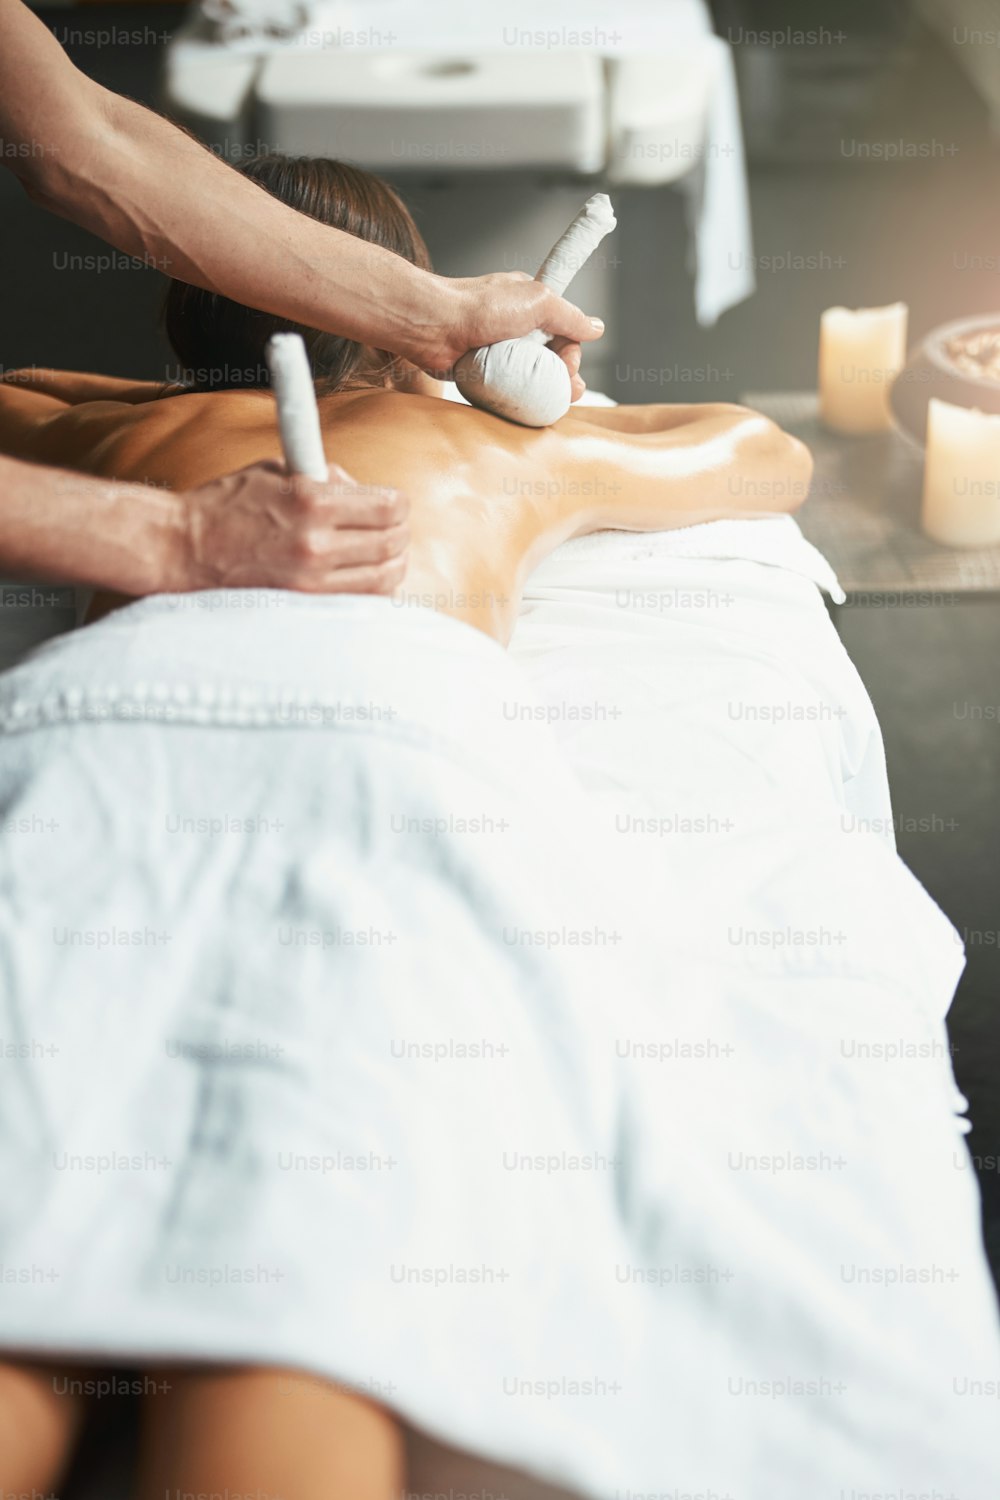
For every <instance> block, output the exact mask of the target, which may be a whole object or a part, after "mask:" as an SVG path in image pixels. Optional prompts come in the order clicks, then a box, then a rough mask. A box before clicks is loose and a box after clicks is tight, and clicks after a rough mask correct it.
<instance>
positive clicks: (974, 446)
mask: <svg viewBox="0 0 1000 1500" xmlns="http://www.w3.org/2000/svg"><path fill="white" fill-rule="evenodd" d="M923 525H924V530H925V531H926V533H927V535H928V536H929V537H932V538H933V540H934V541H935V542H942V543H943V544H944V545H945V546H946V547H989V546H992V545H993V543H994V542H1000V417H996V416H990V415H989V414H988V413H987V412H981V411H976V410H974V409H972V408H970V407H967V406H952V405H951V403H950V402H949V401H938V400H937V399H936V398H934V397H932V398H931V402H930V409H929V411H928V413H927V462H926V465H925V467H924V515H923Z"/></svg>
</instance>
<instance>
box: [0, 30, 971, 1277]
mask: <svg viewBox="0 0 1000 1500" xmlns="http://www.w3.org/2000/svg"><path fill="white" fill-rule="evenodd" d="M810 9H814V7H810ZM828 9H829V10H832V11H833V12H834V13H836V6H831V7H828ZM180 14H181V12H180V10H179V8H177V7H173V6H143V7H142V8H141V10H140V8H139V7H135V8H134V10H133V8H132V7H130V6H125V5H115V6H112V7H108V8H107V9H105V8H103V7H101V6H89V7H87V8H86V9H85V10H83V11H81V10H76V11H73V10H58V11H56V10H53V11H51V12H49V13H47V19H48V20H49V22H50V24H51V25H52V26H53V27H54V29H56V31H57V34H59V35H60V37H61V39H63V38H64V37H65V28H66V27H68V26H72V25H77V26H79V25H82V24H84V23H83V21H81V17H83V18H85V20H86V24H87V25H88V26H90V27H94V28H97V27H99V26H100V24H101V20H102V17H104V18H107V17H111V18H113V21H114V22H115V24H116V25H117V26H118V28H119V29H120V30H121V29H123V28H124V27H125V25H126V22H127V20H128V18H129V17H130V16H134V17H137V18H140V19H141V25H142V28H143V30H144V33H145V36H146V38H147V41H146V44H145V45H143V46H139V47H131V48H130V47H121V46H117V47H94V46H86V45H73V44H72V43H71V45H70V48H69V50H70V51H71V52H72V53H73V55H74V56H75V57H76V59H77V61H78V62H79V63H80V65H81V66H83V67H84V68H85V69H86V71H88V72H90V73H92V74H93V76H95V77H96V78H98V79H100V80H101V81H102V82H105V83H108V84H109V85H110V86H112V87H116V88H118V89H120V90H121V91H122V92H126V93H128V94H130V95H131V96H132V97H135V98H139V99H143V100H152V99H155V95H156V80H157V76H158V68H159V56H158V53H159V46H158V45H156V44H154V45H150V41H149V39H150V38H151V37H152V35H153V34H154V33H161V34H165V33H169V32H170V31H171V30H172V29H173V28H174V27H175V26H176V24H177V21H178V18H179V16H180ZM129 24H133V23H132V22H129ZM885 99H887V100H888V104H887V106H886V110H887V112H886V113H885V116H884V118H881V119H878V118H876V119H871V120H869V121H868V122H867V125H866V129H867V130H868V133H869V135H871V134H872V132H875V133H876V134H880V136H881V138H883V139H896V138H906V139H909V140H913V141H917V142H920V141H923V142H928V143H934V142H938V143H940V144H941V146H942V147H943V148H945V149H944V154H941V155H938V156H936V157H935V158H933V159H930V160H917V161H908V162H904V163H901V164H898V165H896V164H892V165H891V164H888V163H886V162H870V163H869V162H860V161H849V160H845V159H844V157H843V153H842V152H840V153H838V152H837V151H836V150H830V151H829V152H828V153H827V155H828V159H827V160H825V161H823V160H814V161H812V162H800V163H799V164H796V165H782V164H780V162H778V161H776V160H775V159H774V154H773V153H772V156H771V159H770V160H758V161H756V162H755V163H754V164H753V169H752V199H753V215H754V229H755V237H756V247H755V248H756V253H757V255H758V256H759V257H761V258H762V264H761V268H760V269H759V273H758V282H759V290H758V293H757V295H756V296H755V297H754V298H753V299H752V300H751V301H749V302H748V303H746V304H745V305H744V306H742V307H740V308H738V309H736V310H735V311H733V312H732V313H730V314H728V315H727V316H726V317H724V318H723V319H722V321H721V322H720V324H719V326H718V327H717V328H715V329H712V330H709V331H707V332H706V331H703V330H700V329H698V328H697V326H696V325H695V323H694V320H693V317H692V314H691V301H690V287H689V284H688V280H687V277H686V274H685V272H684V269H683V262H684V256H683V232H682V204H681V199H680V197H679V196H678V195H676V194H645V193H639V192H636V191H633V192H631V193H628V194H621V195H619V198H620V200H621V206H622V207H623V208H628V209H631V212H627V213H624V214H623V215H622V228H621V229H620V231H619V235H618V254H619V256H620V259H621V263H622V266H623V267H625V268H627V277H626V276H625V275H624V274H622V276H621V290H620V292H619V294H618V313H617V316H618V319H619V328H618V330H617V345H618V347H619V348H626V349H627V350H628V365H625V364H618V363H616V367H615V377H614V379H613V380H612V381H611V384H610V387H609V388H610V390H611V393H612V394H614V395H617V396H619V397H620V398H622V399H626V400H649V399H657V400H670V399H675V398H676V399H681V400H684V399H696V400H703V399H706V398H712V397H715V398H716V399H728V400H732V399H736V398H738V395H739V393H740V392H741V391H744V390H748V389H753V390H757V391H762V390H766V389H769V388H770V389H805V388H808V387H810V386H811V385H812V384H813V383H814V379H815V362H816V337H817V328H818V319H819V314H820V311H821V310H822V309H823V308H824V307H827V306H830V305H831V304H834V303H841V302H842V303H847V304H849V305H855V306H856V305H873V304H879V303H883V302H889V301H895V300H897V299H904V300H906V301H908V302H909V304H910V308H911V333H912V334H913V335H914V336H919V335H920V334H921V333H922V332H923V331H925V330H926V329H928V328H930V327H933V326H934V325H935V324H936V323H938V322H940V321H943V320H945V319H948V318H954V317H960V316H962V315H964V314H966V313H972V312H978V311H983V310H988V309H991V308H994V307H996V308H1000V234H998V230H1000V195H998V194H997V192H996V183H997V179H998V169H1000V159H998V158H1000V152H998V149H997V147H996V146H995V145H994V144H993V142H992V140H991V137H990V134H989V130H988V127H987V122H986V119H985V113H984V111H983V109H982V107H981V106H980V105H979V104H978V102H977V100H976V99H975V97H974V96H973V94H972V91H971V89H970V88H969V86H968V85H967V84H966V83H965V81H964V78H963V77H962V76H961V75H960V74H959V73H958V72H957V70H956V67H955V65H954V63H953V62H952V61H951V59H950V58H949V57H948V56H946V55H945V53H944V52H943V51H941V50H940V48H939V47H938V45H937V44H936V43H933V42H932V41H930V39H927V38H923V39H921V38H918V39H917V43H916V46H915V53H914V58H913V62H912V64H911V66H910V67H909V68H908V69H907V70H906V71H905V73H904V74H903V75H902V77H901V79H897V81H896V85H895V86H894V88H893V90H892V91H885ZM793 135H794V132H793ZM817 135H818V136H820V137H821V135H822V132H821V131H819V132H817V131H816V130H814V131H813V136H814V137H815V136H817ZM792 143H793V144H794V140H793V142H792ZM952 147H954V149H951V148H952ZM779 154H780V153H779ZM786 154H791V155H794V152H788V153H786ZM814 155H816V156H819V157H822V155H823V151H822V149H819V150H818V151H815V152H814ZM0 223H2V227H3V234H2V236H0V274H2V277H3V284H4V286H5V287H6V289H7V291H6V296H5V298H4V302H5V306H4V318H3V323H2V340H3V342H2V347H0V360H2V365H3V366H4V367H6V368H12V367H16V366H18V365H24V364H32V363H34V364H50V365H56V366H63V367H68V368H72V367H79V368H89V369H96V370H101V371H105V372H108V373H114V374H130V375H135V376H137V377H142V376H147V377H154V376H161V375H162V373H163V369H164V366H165V364H169V362H170V356H169V354H168V351H167V348H166V345H165V343H164V342H163V340H162V336H161V335H160V334H158V333H157V332H156V331H155V322H156V308H157V305H158V302H159V299H160V296H161V286H160V284H159V278H158V277H157V276H156V275H155V274H154V273H151V272H148V271H144V270H126V271H116V272H115V273H114V274H108V273H102V272H100V271H98V270H96V269H95V270H92V271H85V272H78V273H77V274H73V275H67V274H65V271H64V269H63V267H64V266H65V259H64V257H65V256H66V255H72V254H81V253H82V254H87V253H92V254H97V253H100V252H101V251H102V250H104V249H105V248H106V247H103V246H101V245H100V244H99V243H98V242H96V241H94V240H92V239H91V238H90V237H89V236H87V235H86V234H84V233H82V232H81V231H79V230H77V229H75V228H74V227H72V226H71V225H68V224H65V223H63V222H61V221H58V220H56V219H54V218H52V217H51V216H48V215H46V214H44V213H42V212H41V211H39V210H37V209H34V208H32V207H31V205H30V204H28V203H27V201H26V200H25V199H24V198H23V195H22V194H21V191H20V188H19V187H18V186H17V184H16V183H15V181H14V179H13V178H12V177H10V176H9V175H8V174H6V173H0ZM671 257H673V260H674V262H675V265H674V268H673V270H672V271H671V268H670V261H671ZM767 257H770V259H767ZM795 257H801V258H802V259H801V260H796V259H794V258H795ZM976 257H980V260H979V261H978V262H977V260H976ZM782 264H783V265H784V269H782V268H781V267H782ZM976 264H980V265H981V266H982V267H983V269H980V270H978V271H976V270H972V269H969V267H970V265H971V266H975V265H976ZM799 266H801V267H802V268H801V269H799V268H798V267H799ZM774 267H777V269H774ZM806 267H808V268H806ZM467 269H468V270H469V271H474V270H479V269H487V267H485V266H484V267H479V266H470V267H468V268H467ZM632 288H642V289H643V295H644V296H646V297H647V298H648V297H650V295H651V293H650V289H651V288H652V289H653V294H652V295H653V306H652V307H650V306H649V305H647V304H646V303H644V302H643V301H642V300H641V298H640V297H638V296H633V295H631V289H632ZM629 367H632V368H638V369H640V370H641V369H646V368H655V369H665V370H669V371H670V372H671V374H670V377H669V383H668V384H662V385H661V386H660V387H658V388H656V389H652V390H651V389H650V388H649V386H648V384H645V385H643V386H642V387H641V388H637V387H636V385H635V384H634V383H633V382H632V381H631V380H630V369H629ZM684 372H687V374H686V377H685V373H684ZM838 613H839V619H838V625H839V628H840V630H841V633H842V636H843V639H844V641H845V643H846V645H847V647H848V649H849V650H850V652H851V654H852V656H853V657H854V660H855V661H856V663H857V664H858V667H859V669H860V671H861V674H862V676H863V677H864V679H865V681H866V683H867V684H868V687H869V689H870V691H871V693H872V696H873V698H874V700H875V705H876V708H877V709H878V711H879V715H880V717H881V720H882V726H883V729H884V732H885V739H886V745H887V749H888V755H889V766H890V774H891V781H892V786H893V792H894V801H895V810H896V813H897V816H898V817H899V818H900V819H901V820H903V824H904V826H903V831H901V833H900V837H899V845H900V849H901V852H902V854H903V856H904V858H905V859H906V860H907V862H908V863H909V864H910V865H911V867H912V868H913V869H914V871H915V872H916V873H917V875H918V876H919V877H920V879H921V880H922V881H923V882H924V884H925V885H926V886H927V887H928V889H929V890H930V891H931V893H932V894H933V895H934V896H935V897H936V898H937V899H938V901H939V902H940V903H941V905H942V906H943V907H944V909H945V911H946V912H947V913H948V915H949V916H950V917H951V918H952V920H953V921H954V922H955V923H956V925H957V926H958V927H959V928H960V929H961V930H962V931H963V932H964V933H965V934H966V937H967V941H968V944H969V961H968V969H967V972H966V976H965V979H964V980H963V983H962V987H961V990H960V992H959V996H958V999H957V1000H956V1003H955V1006H954V1008H953V1011H952V1017H951V1025H952V1035H953V1042H954V1044H955V1046H956V1048H957V1051H956V1057H955V1061H956V1067H957V1071H958V1074H959V1079H960V1082H961V1083H962V1085H963V1087H965V1088H966V1089H967V1091H968V1092H969V1094H970V1096H971V1099H972V1106H973V1107H972V1114H973V1118H974V1120H975V1122H976V1128H975V1131H974V1134H973V1136H972V1137H971V1145H972V1149H973V1152H974V1153H975V1154H976V1155H977V1156H980V1157H982V1158H983V1165H984V1170H983V1172H982V1184H983V1191H984V1197H985V1203H986V1212H987V1220H988V1226H989V1229H988V1232H989V1236H990V1239H991V1241H992V1248H993V1252H994V1257H995V1264H1000V1170H998V1164H1000V1090H998V1088H997V1078H998V1075H1000V1018H998V1014H997V1002H998V999H1000V610H998V608H997V604H996V602H995V601H992V600H982V601H976V602H970V603H968V604H963V605H958V606H954V607H935V608H926V607H925V608H903V609H896V610H892V609H884V610H879V609H874V608H859V609H850V608H845V609H841V610H840V611H839V612H838ZM921 818H923V819H925V820H930V823H931V831H928V832H926V833H911V832H908V831H906V825H907V824H908V823H909V821H910V820H917V819H921ZM953 822H954V824H955V825H956V826H954V827H951V826H949V825H951V824H952V823H953Z"/></svg>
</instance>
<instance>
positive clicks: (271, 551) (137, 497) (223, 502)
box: [0, 398, 408, 597]
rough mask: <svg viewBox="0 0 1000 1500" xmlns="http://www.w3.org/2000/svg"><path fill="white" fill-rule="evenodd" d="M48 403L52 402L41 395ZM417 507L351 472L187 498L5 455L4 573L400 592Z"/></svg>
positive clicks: (0, 564)
mask: <svg viewBox="0 0 1000 1500" xmlns="http://www.w3.org/2000/svg"><path fill="white" fill-rule="evenodd" d="M37 399H39V400H45V399H46V398H37ZM407 509H408V507H407V503H406V500H405V498H404V497H403V496H401V495H399V494H397V493H396V492H395V491H392V490H385V491H382V492H381V493H380V494H379V495H377V496H373V495H372V492H371V489H370V487H366V486H359V485H355V484H354V483H353V481H351V480H350V478H349V477H348V476H347V475H346V474H344V472H343V471H342V470H336V469H334V470H332V471H331V482H330V483H329V484H316V483H314V482H313V481H312V480H309V479H304V478H301V477H299V476H296V477H295V478H294V479H289V477H288V475H287V474H285V472H284V470H283V468H282V466H281V465H280V464H278V463H261V464H254V465H252V467H250V468H248V469H242V470H240V472H239V473H236V474H229V475H226V477H225V478H223V479H218V480H215V481H214V482H213V483H212V484H206V485H203V486H202V487H201V488H200V489H197V490H190V491H188V492H186V493H175V492H173V491H170V490H160V489H155V488H153V487H152V486H149V485H143V484H120V483H116V482H110V481H106V480H101V479H93V478H90V477H89V476H84V475H82V474H73V473H70V472H68V471H64V470H60V469H50V468H42V467H41V466H39V465H37V464H33V463H24V462H21V461H19V460H17V459H14V458H7V457H4V456H3V455H0V576H3V577H6V578H25V579H37V580H43V581H45V582H48V583H75V584H87V585H89V586H90V587H93V588H101V589H110V590H113V591H114V592H115V593H120V594H129V595H132V596H134V597H137V596H141V595H144V594H155V593H187V592H189V591H191V590H195V589H209V588H227V587H232V588H276V589H299V590H302V591H304V592H307V593H341V592H343V593H354V594H368V593H376V594H383V593H391V592H392V591H393V590H394V589H395V588H396V587H397V586H398V585H399V584H400V583H401V582H402V579H403V576H404V573H405V568H406V546H407V542H408V531H407V526H406V515H407Z"/></svg>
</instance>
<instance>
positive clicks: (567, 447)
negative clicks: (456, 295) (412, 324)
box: [0, 371, 811, 642]
mask: <svg viewBox="0 0 1000 1500" xmlns="http://www.w3.org/2000/svg"><path fill="white" fill-rule="evenodd" d="M432 388H433V383H432V382H427V384H426V386H425V389H427V390H429V389H432ZM157 393H158V388H157V387H155V386H152V385H146V384H143V383H134V382H117V381H111V380H107V379H105V378H104V377H99V376H83V375H81V376H77V375H72V374H69V373H62V372H50V371H34V372H30V374H27V373H26V374H25V375H24V376H19V375H17V374H15V375H13V376H9V377H7V380H6V381H5V382H4V383H2V384H0V449H3V450H4V451H7V452H10V453H12V454H13V455H14V456H16V457H22V458H34V459H38V460H43V461H44V462H46V463H48V464H55V465H62V466H64V467H67V468H75V469H82V470H84V471H85V472H87V473H90V474H96V475H101V476H104V477H107V478H114V479H127V480H136V481H142V482H144V483H146V484H155V485H161V486H164V487H166V488H169V489H178V490H184V489H190V488H194V487H195V486H197V485H200V484H203V483H205V482H207V481H209V480H212V479H214V478H217V477H219V476H220V475H222V474H226V473H229V472H231V471H233V470H236V469H239V468H242V467H243V466H244V465H246V464H250V463H253V462H255V461H257V460H260V459H268V458H270V459H280V457H281V445H280V440H279V437H278V430H277V423H276V417H275V407H274V401H273V398H272V397H271V395H270V394H269V393H268V392H265V391H238V392H236V391H226V392H217V393H210V394H201V393H195V392H186V393H182V394H175V395H169V396H160V397H159V399H151V398H155V397H156V396H157ZM91 395H97V396H104V395H107V396H110V397H112V398H113V399H97V400H91V399H88V398H89V397H90V396H91ZM320 413H321V419H322V424H323V432H324V440H325V446H326V451H327V455H328V457H329V458H330V459H331V460H332V461H336V462H337V463H339V464H340V465H342V467H343V468H344V469H346V470H347V471H348V473H350V474H351V475H352V476H353V477H354V478H355V479H356V480H357V481H359V482H360V483H362V484H371V485H373V486H374V485H381V486H385V485H389V486H393V487H395V488H397V489H399V490H401V491H403V492H405V493H406V494H407V495H408V496H409V497H410V502H411V509H410V530H411V538H412V541H411V551H410V561H409V568H408V571H407V575H406V580H405V583H404V584H403V586H402V590H401V592H402V594H403V595H404V596H406V597H407V598H410V599H413V600H415V601H419V602H426V603H428V604H431V605H432V607H435V608H438V609H441V610H442V611H443V612H444V613H446V614H451V615H453V616H455V617H456V618H458V619H462V620H464V621H466V622H467V623H468V624H471V625H475V626H477V627H478V628H480V629H482V630H484V631H486V632H487V633H488V634H490V635H493V636H494V637H495V638H497V639H498V640H501V641H504V642H506V640H507V639H508V638H509V636H510V633H511V631H512V629H513V625H514V622H515V620H516V617H517V605H518V601H519V598H520V593H521V589H522V587H523V583H524V580H525V578H526V576H527V574H528V573H529V572H530V570H531V568H532V567H534V566H535V565H537V563H538V562H539V561H540V560H541V559H542V558H543V557H544V556H545V555H547V553H549V552H551V551H552V550H553V549H554V548H555V547H556V546H558V545H559V543H560V542H562V541H565V540H567V539H568V538H569V537H572V536H577V535H581V534H583V533H585V532H589V531H596V530H600V529H602V528H605V527H616V528H620V529H623V530H635V531H653V530H667V529H670V528H673V527H677V526H686V525H691V524H693V523H695V522H697V521H708V520H716V519H721V518H726V517H731V516H747V515H754V516H756V515H769V514H774V513H776V512H785V511H789V510H794V509H795V508H797V506H798V504H800V503H801V500H802V499H803V498H804V495H805V492H806V488H807V485H808V479H809V473H810V469H811V460H810V458H809V455H808V452H807V450H806V449H805V448H804V447H803V446H802V445H801V444H800V443H798V442H797V441H796V440H795V439H793V438H790V437H788V436H787V435H786V434H785V433H782V432H781V430H780V429H779V428H777V427H775V426H774V424H773V423H771V422H770V421H768V420H767V419H766V418H765V417H762V416H760V415H759V414H758V413H755V412H751V411H748V410H746V409H745V408H743V407H738V406H729V405H703V406H658V405H649V406H620V407H615V408H595V407H588V408H583V409H578V410H577V409H574V411H573V412H571V414H570V415H569V416H567V417H565V418H563V420H562V421H560V422H558V423H556V424H555V425H554V426H553V427H549V428H543V429H540V430H537V429H531V428H526V427H519V426H517V425H515V424H513V423H510V422H505V421H503V420H501V419H500V418H498V417H493V416H490V415H489V414H487V413H485V412H480V411H476V410H473V409H471V408H469V407H465V406H459V405H456V404H455V403H453V402H449V401H445V400H442V399H440V398H438V397H437V396H435V395H432V394H425V393H424V392H422V391H421V392H417V391H412V390H405V391H404V390H393V389H381V388H379V389H363V390H357V391H350V392H340V393H338V394H335V395H332V396H326V397H323V398H322V399H321V400H320Z"/></svg>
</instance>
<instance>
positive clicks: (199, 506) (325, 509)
mask: <svg viewBox="0 0 1000 1500" xmlns="http://www.w3.org/2000/svg"><path fill="white" fill-rule="evenodd" d="M182 499H183V504H184V518H185V519H184V526H183V534H182V540H181V544H180V557H179V559H178V564H177V569H176V578H175V581H174V582H173V588H174V589H176V590H177V591H179V592H187V591H189V590H192V589H208V588H274V589H298V590H300V591H302V592H304V593H309V594H322V593H328V594H337V593H349V594H390V593H392V592H393V591H394V590H395V589H396V588H398V586H399V584H400V583H401V582H402V580H403V576H404V574H405V572H406V560H407V548H408V546H409V540H410V533H409V527H408V524H407V516H408V513H409V501H408V500H407V498H406V497H405V496H404V495H401V494H400V493H399V492H398V491H397V490H391V489H384V488H377V487H375V486H374V485H362V484H356V483H355V481H354V480H353V479H352V478H351V476H350V475H349V474H347V473H345V472H344V470H343V469H340V468H338V467H337V466H336V465H331V469H330V480H329V482H328V483H327V484H319V483H317V482H316V481H315V480H312V479H306V478H304V477H303V476H301V475H289V473H288V472H287V470H286V469H285V467H284V465H283V464H280V463H277V462H275V461H273V460H269V461H267V462H265V463H258V464H253V465H252V466H251V467H250V468H247V469H241V470H239V471H238V472H237V473H235V474H227V475H226V476H225V477H224V478H223V479H217V480H215V481H213V483H211V484H206V485H202V486H201V488H200V489H196V490H190V491H188V493H187V494H185V495H184V496H183V497H182Z"/></svg>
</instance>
